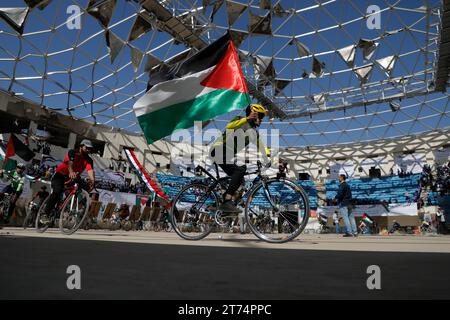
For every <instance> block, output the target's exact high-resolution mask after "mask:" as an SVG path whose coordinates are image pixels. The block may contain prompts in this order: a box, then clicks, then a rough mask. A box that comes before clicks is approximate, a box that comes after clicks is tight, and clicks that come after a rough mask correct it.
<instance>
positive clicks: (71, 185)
mask: <svg viewBox="0 0 450 320" xmlns="http://www.w3.org/2000/svg"><path fill="white" fill-rule="evenodd" d="M65 187H66V191H65V193H64V196H63V197H62V198H61V199H60V201H59V202H58V203H57V205H56V206H55V208H54V209H53V210H52V212H51V214H50V219H49V221H48V222H43V221H41V215H42V214H43V213H44V210H45V208H46V206H47V201H48V199H49V197H47V198H46V199H45V200H44V201H43V202H42V205H41V207H40V208H39V210H38V213H37V218H36V231H37V232H39V233H42V232H45V231H46V230H47V229H48V228H49V227H50V226H52V225H56V224H57V225H59V229H60V230H61V232H62V233H63V234H66V235H71V234H73V233H74V232H76V231H77V230H78V229H79V228H80V227H81V225H82V224H83V222H84V220H85V219H86V217H87V216H88V213H89V205H90V203H91V199H90V195H89V192H88V191H87V190H88V188H87V186H85V183H84V182H83V181H82V180H81V178H80V177H77V178H75V179H71V180H69V181H67V182H66V183H65ZM89 191H90V190H89ZM57 217H58V219H56V218H57ZM56 220H58V221H56ZM56 222H57V223H56Z"/></svg>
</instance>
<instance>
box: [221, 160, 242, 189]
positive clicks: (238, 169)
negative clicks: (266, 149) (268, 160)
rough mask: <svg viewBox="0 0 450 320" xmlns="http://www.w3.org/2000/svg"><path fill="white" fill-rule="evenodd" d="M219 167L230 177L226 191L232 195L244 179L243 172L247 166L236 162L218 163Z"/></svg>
mask: <svg viewBox="0 0 450 320" xmlns="http://www.w3.org/2000/svg"><path fill="white" fill-rule="evenodd" d="M219 167H221V168H222V170H223V171H224V172H225V173H226V174H227V175H228V176H230V177H231V181H230V185H229V186H228V189H227V193H228V194H230V195H234V193H235V192H236V191H237V189H239V187H240V186H241V184H242V182H243V181H244V176H245V173H246V172H247V166H245V165H244V166H238V165H236V164H219Z"/></svg>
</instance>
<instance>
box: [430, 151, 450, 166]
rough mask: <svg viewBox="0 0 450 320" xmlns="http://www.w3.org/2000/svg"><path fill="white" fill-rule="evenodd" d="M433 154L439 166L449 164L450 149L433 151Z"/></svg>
mask: <svg viewBox="0 0 450 320" xmlns="http://www.w3.org/2000/svg"><path fill="white" fill-rule="evenodd" d="M433 154H434V159H435V161H436V163H438V164H447V163H448V161H450V148H446V149H443V150H436V151H433Z"/></svg>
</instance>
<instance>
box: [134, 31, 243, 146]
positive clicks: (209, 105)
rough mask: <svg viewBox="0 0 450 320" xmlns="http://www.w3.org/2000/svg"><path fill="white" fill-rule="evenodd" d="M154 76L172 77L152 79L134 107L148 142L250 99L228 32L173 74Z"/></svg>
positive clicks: (238, 106) (236, 107) (234, 108)
mask: <svg viewBox="0 0 450 320" xmlns="http://www.w3.org/2000/svg"><path fill="white" fill-rule="evenodd" d="M163 72H164V71H163ZM155 78H157V79H170V80H168V81H164V82H160V83H157V84H154V81H153V82H152V84H154V86H152V87H151V88H150V90H149V91H147V93H146V94H145V95H144V96H143V97H141V98H140V99H139V100H138V101H137V102H136V103H135V105H134V107H133V109H134V111H135V113H136V117H137V119H138V121H139V124H140V126H141V128H142V131H143V132H144V135H145V137H146V139H147V142H148V143H149V144H151V143H153V142H155V141H157V140H159V139H161V138H164V137H166V136H168V135H170V134H171V133H172V132H174V131H175V130H178V129H188V128H190V127H192V126H193V125H194V121H207V120H210V119H212V118H214V117H217V116H219V115H221V114H225V113H228V112H230V111H232V110H236V109H239V108H244V107H246V106H247V105H248V104H249V102H250V98H249V96H248V89H247V85H246V83H245V79H244V76H243V74H242V69H241V65H240V63H239V58H238V55H237V54H236V49H235V47H234V44H233V41H231V40H230V36H229V34H226V35H225V36H223V37H222V38H220V39H219V40H217V41H215V42H214V43H212V44H211V45H209V46H208V47H206V48H205V49H203V50H202V51H200V52H198V53H197V54H195V55H194V56H192V57H190V58H188V59H187V60H186V61H185V62H183V63H182V64H181V65H180V67H179V68H178V70H176V71H175V72H173V73H172V74H158V76H157V77H155ZM150 81H152V79H151V80H150Z"/></svg>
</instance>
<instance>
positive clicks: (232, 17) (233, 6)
mask: <svg viewBox="0 0 450 320" xmlns="http://www.w3.org/2000/svg"><path fill="white" fill-rule="evenodd" d="M245 9H247V5H244V4H240V3H237V2H231V1H227V14H228V26H230V27H231V26H232V25H233V24H234V23H235V22H236V20H237V19H239V17H240V16H241V15H242V13H243V12H244V11H245Z"/></svg>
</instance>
